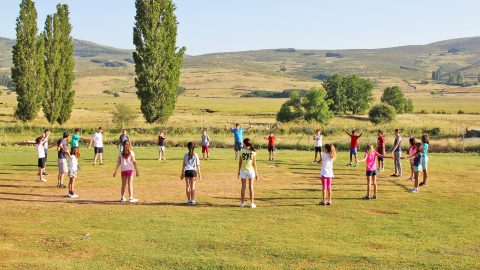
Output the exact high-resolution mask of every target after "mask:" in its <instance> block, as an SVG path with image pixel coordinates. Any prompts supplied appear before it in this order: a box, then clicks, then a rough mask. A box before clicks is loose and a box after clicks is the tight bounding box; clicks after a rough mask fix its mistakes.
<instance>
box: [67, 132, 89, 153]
mask: <svg viewBox="0 0 480 270" xmlns="http://www.w3.org/2000/svg"><path fill="white" fill-rule="evenodd" d="M80 140H89V139H87V138H82V137H81V135H80V129H79V128H76V129H75V133H74V134H73V135H72V140H71V141H70V152H72V151H73V148H75V147H80Z"/></svg>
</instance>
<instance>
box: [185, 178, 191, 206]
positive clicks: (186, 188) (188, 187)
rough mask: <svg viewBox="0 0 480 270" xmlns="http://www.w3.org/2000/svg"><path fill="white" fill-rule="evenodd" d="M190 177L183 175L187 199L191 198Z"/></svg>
mask: <svg viewBox="0 0 480 270" xmlns="http://www.w3.org/2000/svg"><path fill="white" fill-rule="evenodd" d="M189 180H190V177H185V194H187V200H188V201H191V200H192V198H191V197H190V183H189Z"/></svg>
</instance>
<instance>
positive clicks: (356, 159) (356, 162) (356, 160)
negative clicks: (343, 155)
mask: <svg viewBox="0 0 480 270" xmlns="http://www.w3.org/2000/svg"><path fill="white" fill-rule="evenodd" d="M354 156H355V164H358V158H357V154H354Z"/></svg>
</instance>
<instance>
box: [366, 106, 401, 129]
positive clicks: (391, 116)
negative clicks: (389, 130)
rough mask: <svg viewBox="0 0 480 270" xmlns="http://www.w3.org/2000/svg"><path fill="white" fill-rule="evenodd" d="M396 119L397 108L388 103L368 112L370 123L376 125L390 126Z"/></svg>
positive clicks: (374, 107)
mask: <svg viewBox="0 0 480 270" xmlns="http://www.w3.org/2000/svg"><path fill="white" fill-rule="evenodd" d="M395 117H396V113H395V108H394V107H392V106H390V105H388V104H386V103H380V104H377V105H375V106H373V107H372V108H371V109H370V111H369V112H368V118H369V119H370V122H372V123H373V124H375V125H380V124H388V123H390V122H392V121H393V120H395Z"/></svg>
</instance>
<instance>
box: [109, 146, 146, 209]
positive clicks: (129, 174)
mask: <svg viewBox="0 0 480 270" xmlns="http://www.w3.org/2000/svg"><path fill="white" fill-rule="evenodd" d="M120 167H121V171H122V173H121V174H122V189H121V198H120V202H126V201H127V200H126V199H125V188H126V186H127V184H128V193H129V195H130V199H129V202H131V203H136V202H138V199H136V198H135V197H133V169H135V172H136V175H137V177H139V175H140V173H139V172H138V167H137V161H136V160H135V153H134V152H133V151H132V145H131V143H130V141H126V142H125V144H124V147H123V150H122V153H121V154H120V156H119V157H118V161H117V167H116V168H115V172H114V173H113V177H116V176H117V171H118V168H120Z"/></svg>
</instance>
